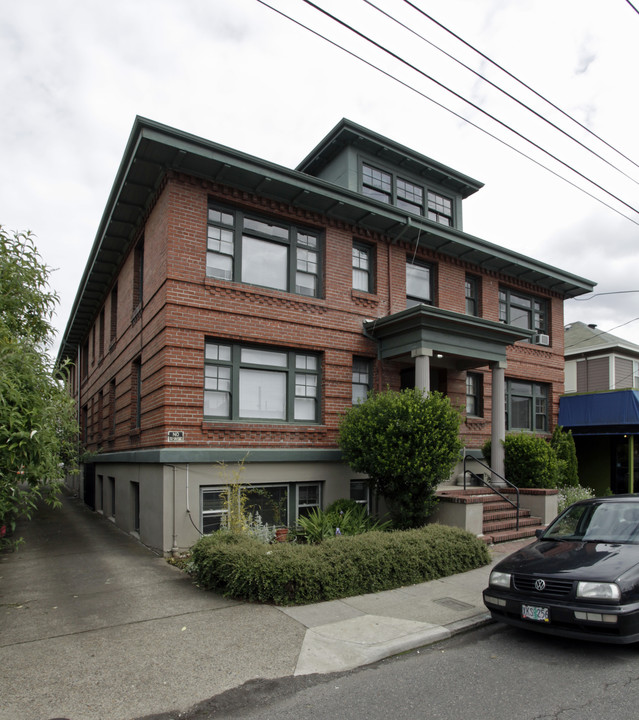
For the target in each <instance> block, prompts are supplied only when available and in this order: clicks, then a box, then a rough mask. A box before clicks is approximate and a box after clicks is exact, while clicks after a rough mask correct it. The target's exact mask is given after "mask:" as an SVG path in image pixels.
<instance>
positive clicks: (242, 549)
mask: <svg viewBox="0 0 639 720" xmlns="http://www.w3.org/2000/svg"><path fill="white" fill-rule="evenodd" d="M191 560H192V567H193V569H194V574H195V577H196V580H197V582H198V584H199V585H200V586H201V587H203V588H206V589H208V590H215V591H216V592H219V593H221V594H223V595H224V596H225V597H232V598H238V599H244V600H249V601H253V602H264V603H274V604H276V605H304V604H307V603H313V602H321V601H324V600H337V599H339V598H344V597H351V596H353V595H361V594H364V593H371V592H379V591H381V590H391V589H393V588H397V587H402V586H404V585H414V584H416V583H420V582H425V581H427V580H435V579H437V578H440V577H446V576H448V575H453V574H455V573H459V572H465V571H466V570H471V569H473V568H477V567H481V566H483V565H486V564H487V563H488V562H489V561H490V554H489V552H488V549H487V547H486V545H485V544H484V543H483V542H482V541H481V540H479V539H478V538H477V537H475V536H474V535H473V534H472V533H469V532H467V531H465V530H461V529H459V528H454V527H447V526H444V525H427V526H425V527H423V528H419V529H416V530H405V531H395V532H377V531H373V532H369V533H365V534H363V535H353V536H348V537H344V536H342V537H336V538H331V539H328V540H325V541H324V542H322V543H321V544H319V545H302V544H297V543H275V544H274V545H264V544H263V543H260V542H258V541H256V540H254V539H252V538H250V537H246V536H244V535H239V534H238V535H234V534H232V533H228V532H216V533H213V534H211V535H207V536H205V537H203V538H201V539H200V540H199V541H198V542H197V543H196V544H195V545H194V546H193V548H192V554H191Z"/></svg>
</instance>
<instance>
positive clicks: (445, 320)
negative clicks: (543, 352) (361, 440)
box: [364, 305, 533, 476]
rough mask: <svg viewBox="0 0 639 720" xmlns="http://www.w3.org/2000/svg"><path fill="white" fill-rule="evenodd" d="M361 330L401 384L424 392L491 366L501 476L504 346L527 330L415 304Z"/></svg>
mask: <svg viewBox="0 0 639 720" xmlns="http://www.w3.org/2000/svg"><path fill="white" fill-rule="evenodd" d="M364 328H365V331H366V334H367V335H368V336H369V337H371V338H374V339H375V340H376V341H377V343H378V354H379V358H380V359H381V360H382V361H384V360H386V361H394V362H397V363H398V364H400V366H402V367H403V369H402V384H403V385H404V386H409V385H414V387H417V388H419V389H420V390H423V391H424V392H426V393H428V392H431V391H432V390H437V391H440V392H443V393H447V377H448V375H449V374H451V375H452V374H453V373H456V374H457V376H458V377H459V375H460V374H462V375H465V373H466V372H468V371H469V370H473V369H478V368H486V367H488V368H490V376H491V383H490V385H491V400H492V402H491V403H490V432H491V443H492V458H491V460H492V463H491V464H492V468H493V470H494V472H495V473H496V474H497V475H501V476H503V475H504V453H503V445H502V442H501V441H503V440H504V438H505V437H506V415H505V401H506V395H505V392H506V391H505V371H506V362H507V361H506V350H507V348H508V347H509V346H510V345H513V344H514V343H515V342H517V341H518V340H524V339H530V338H531V337H532V335H533V331H532V330H528V329H524V328H519V327H515V326H513V325H506V324H504V323H500V322H494V321H491V320H485V319H483V318H478V317H474V316H470V315H465V314H462V313H456V312H452V311H449V310H442V309H441V308H435V307H431V306H429V305H417V306H415V307H411V308H408V309H407V310H403V311H401V312H399V313H395V314H393V315H388V316H386V317H383V318H378V319H376V320H371V321H368V322H366V323H364Z"/></svg>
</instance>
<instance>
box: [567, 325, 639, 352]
mask: <svg viewBox="0 0 639 720" xmlns="http://www.w3.org/2000/svg"><path fill="white" fill-rule="evenodd" d="M637 320H639V317H636V318H632V320H626V322H623V323H621V325H615V326H614V327H613V328H610V330H600V331H599V332H598V333H595V334H594V335H593V336H592V338H591V340H592V339H593V338H596V337H599V336H600V335H608V334H609V333H611V332H612V331H613V330H618V329H619V328H620V327H623V326H624V325H630V323H633V322H636V321H637ZM568 324H569V325H570V323H568ZM622 339H623V338H619V340H622ZM584 342H586V341H585V340H579V341H578V342H574V343H572V344H571V345H564V350H565V349H566V348H571V347H577V345H581V344H582V343H584ZM633 344H634V343H633Z"/></svg>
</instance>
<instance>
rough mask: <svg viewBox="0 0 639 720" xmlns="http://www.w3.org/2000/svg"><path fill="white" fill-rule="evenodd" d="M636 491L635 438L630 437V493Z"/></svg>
mask: <svg viewBox="0 0 639 720" xmlns="http://www.w3.org/2000/svg"><path fill="white" fill-rule="evenodd" d="M634 491H635V436H634V435H628V492H629V493H633V492H634Z"/></svg>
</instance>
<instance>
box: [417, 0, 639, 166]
mask: <svg viewBox="0 0 639 720" xmlns="http://www.w3.org/2000/svg"><path fill="white" fill-rule="evenodd" d="M404 2H405V3H406V4H407V5H410V7H412V8H413V9H414V10H416V11H417V12H418V13H420V14H421V15H423V16H424V17H426V18H428V19H429V20H430V21H431V22H434V23H435V25H437V26H438V27H440V28H441V29H442V30H444V31H445V32H447V33H448V34H449V35H452V36H453V37H454V38H455V39H457V40H459V42H461V43H463V44H464V45H465V46H466V47H467V48H470V49H471V50H472V51H473V52H475V53H477V54H478V55H480V56H481V57H483V58H484V60H487V61H488V62H489V63H490V64H491V65H493V66H494V67H496V68H498V69H499V70H501V71H502V72H503V73H506V75H508V77H510V78H512V79H513V80H514V81H515V82H517V83H519V84H520V85H522V86H523V87H525V88H526V90H529V91H530V92H531V93H533V95H536V96H537V97H538V98H539V99H540V100H543V101H544V102H545V103H547V104H548V105H550V107H552V108H554V109H555V110H557V112H559V113H561V114H562V115H563V116H564V117H567V118H568V119H569V120H571V121H572V122H574V123H576V124H577V125H579V127H580V128H582V130H585V131H586V132H587V133H590V135H592V136H593V137H595V138H597V140H599V142H601V143H603V144H604V145H606V146H607V147H609V148H610V149H611V150H613V151H614V152H616V153H617V154H618V155H620V156H621V157H622V158H624V160H627V161H628V162H629V163H631V164H632V165H634V166H635V167H637V168H639V164H637V163H636V162H635V161H634V160H632V159H631V158H629V157H628V156H627V155H624V153H622V152H621V150H618V149H617V148H616V147H614V145H611V144H610V143H609V142H607V141H606V140H604V139H603V138H602V137H600V136H599V135H597V133H595V132H594V131H593V130H591V129H590V128H589V127H587V126H586V125H584V124H583V123H581V122H579V120H577V119H576V118H574V117H572V115H570V114H568V113H567V112H566V111H565V110H562V109H561V108H560V107H558V106H557V105H555V104H554V103H553V102H552V101H550V100H548V98H546V97H544V96H543V95H542V94H541V93H539V92H537V91H536V90H535V89H533V88H532V87H530V85H528V84H526V83H525V82H524V81H523V80H520V79H519V78H518V77H517V76H516V75H513V74H512V73H511V72H509V71H508V70H506V68H504V67H502V66H501V65H500V64H499V63H497V62H495V61H494V60H492V59H491V58H489V57H488V55H486V54H484V53H483V52H482V51H481V50H478V49H477V48H476V47H474V46H473V45H471V44H470V43H469V42H467V41H466V40H464V39H463V38H462V37H460V36H459V35H457V34H456V33H454V32H453V31H452V30H450V29H449V28H447V27H446V26H445V25H443V24H442V23H440V22H439V20H436V19H435V18H434V17H433V16H432V15H429V14H428V13H427V12H425V11H424V10H422V9H421V8H419V7H417V5H415V4H414V3H413V2H411V0H404ZM626 2H627V3H628V4H629V5H630V7H631V8H632V9H633V10H634V11H635V12H637V9H636V8H635V7H634V5H633V4H632V3H631V2H630V0H626Z"/></svg>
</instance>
